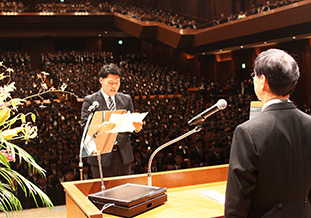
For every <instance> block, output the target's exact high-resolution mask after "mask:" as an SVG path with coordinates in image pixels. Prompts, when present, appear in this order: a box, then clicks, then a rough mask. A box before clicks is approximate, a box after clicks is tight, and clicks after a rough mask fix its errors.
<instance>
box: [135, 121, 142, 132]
mask: <svg viewBox="0 0 311 218" xmlns="http://www.w3.org/2000/svg"><path fill="white" fill-rule="evenodd" d="M133 126H134V127H135V132H140V130H141V129H142V128H143V123H141V122H133Z"/></svg>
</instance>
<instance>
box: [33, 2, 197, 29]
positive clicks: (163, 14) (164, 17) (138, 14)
mask: <svg viewBox="0 0 311 218" xmlns="http://www.w3.org/2000/svg"><path fill="white" fill-rule="evenodd" d="M36 10H37V11H39V12H54V13H73V12H88V13H97V12H118V13H121V14H123V15H127V16H129V17H131V18H134V19H137V20H140V21H156V22H160V23H164V24H166V25H169V26H172V27H175V28H179V29H188V28H189V29H196V28H197V22H196V20H199V19H198V18H197V19H190V18H187V17H185V16H181V15H179V14H177V13H173V12H169V11H165V10H162V9H155V8H151V7H146V6H138V5H134V4H128V3H125V2H118V1H110V2H108V1H105V2H102V3H99V4H98V5H97V6H94V5H93V4H92V3H91V2H89V1H87V2H85V3H55V2H54V3H38V4H37V5H36Z"/></svg>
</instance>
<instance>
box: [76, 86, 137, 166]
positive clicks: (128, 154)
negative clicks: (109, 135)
mask: <svg viewBox="0 0 311 218" xmlns="http://www.w3.org/2000/svg"><path fill="white" fill-rule="evenodd" d="M94 101H98V103H99V106H98V108H97V109H96V111H103V110H108V107H107V104H106V101H105V98H104V96H103V95H102V93H101V92H100V91H98V92H96V93H94V94H92V95H88V96H86V97H85V98H84V101H83V105H82V110H81V127H82V129H84V126H85V125H86V122H87V118H88V116H89V112H88V108H89V106H90V105H92V104H93V102H94ZM115 102H116V109H117V110H126V111H130V112H131V113H133V112H134V106H133V102H132V99H131V96H129V95H127V94H123V93H120V92H118V93H117V94H116V95H115ZM116 140H117V141H118V144H119V151H118V152H120V154H121V159H122V161H123V164H124V165H127V164H130V163H131V162H133V160H134V156H133V151H132V146H131V143H130V138H129V134H128V133H119V134H118V136H117V139H116ZM111 158H112V152H111V153H108V154H102V157H101V162H102V166H103V167H108V166H110V165H111ZM87 162H88V163H89V164H90V165H92V166H98V161H97V157H93V156H92V157H88V158H87Z"/></svg>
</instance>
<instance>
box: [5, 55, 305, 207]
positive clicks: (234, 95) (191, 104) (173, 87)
mask: <svg viewBox="0 0 311 218" xmlns="http://www.w3.org/2000/svg"><path fill="white" fill-rule="evenodd" d="M3 57H4V56H3ZM120 59H121V61H120V63H118V65H119V67H120V69H121V70H122V72H123V76H122V86H121V88H120V91H121V92H124V93H128V94H130V95H131V96H132V98H133V101H134V102H133V103H134V107H135V111H137V112H149V114H148V115H147V117H146V118H145V119H144V121H143V122H144V126H143V130H142V131H141V132H139V133H136V132H133V133H132V134H131V144H132V148H133V152H134V158H135V160H134V162H133V163H132V173H133V174H137V173H146V172H147V163H148V160H149V156H150V154H151V153H152V152H153V151H154V150H155V149H156V148H158V147H159V146H160V145H162V144H164V143H165V142H168V141H170V140H172V139H174V138H176V137H178V136H180V135H182V134H184V133H186V132H187V131H189V130H190V129H192V128H193V127H191V126H189V125H188V123H187V122H188V120H190V119H191V118H192V117H194V116H195V115H196V114H198V113H200V112H201V111H203V110H205V109H206V108H208V107H210V106H212V105H213V104H215V103H216V101H217V100H218V99H219V98H224V99H226V101H227V102H228V107H227V109H225V110H223V111H221V112H219V113H217V114H215V115H213V116H211V117H209V118H208V119H207V121H205V122H204V123H203V125H202V130H201V131H200V132H198V133H195V134H193V135H191V136H190V137H188V138H186V139H184V140H181V141H179V142H177V143H175V144H173V145H172V146H169V147H167V148H165V149H164V150H162V151H160V152H159V153H158V154H157V155H156V157H155V158H154V160H153V162H152V171H153V172H159V171H167V170H174V169H184V168H191V167H198V166H210V165H218V164H225V163H228V160H229V152H230V146H231V140H232V134H233V132H234V129H235V127H236V126H237V125H238V124H240V123H242V122H244V121H245V120H247V119H249V105H250V101H252V100H255V98H254V92H253V84H252V79H250V80H247V81H243V82H242V83H241V85H238V84H236V83H235V81H234V80H233V79H232V80H229V81H228V83H227V84H226V85H225V86H221V85H220V84H218V83H217V82H210V81H204V80H202V81H200V80H199V79H198V78H195V77H190V76H187V75H182V74H181V73H179V72H177V71H176V70H174V69H171V68H168V67H163V66H159V65H157V64H152V63H150V62H149V61H148V59H147V57H146V56H144V55H141V54H129V55H127V56H125V57H122V58H120ZM3 60H4V62H3V64H5V65H7V66H10V67H12V68H13V69H14V72H13V73H12V75H11V76H12V80H14V81H15V82H16V85H17V86H18V87H19V88H18V89H17V90H16V91H15V92H14V94H13V96H20V97H25V96H27V95H29V94H30V93H29V91H30V90H32V92H35V91H36V89H34V87H39V86H40V84H36V80H37V79H36V74H35V73H34V72H33V71H32V69H31V59H30V57H29V55H27V54H23V55H21V54H14V55H13V54H7V55H5V59H3ZM113 60H114V59H113V54H111V53H110V52H101V53H88V52H57V53H49V54H42V55H41V62H42V71H46V72H49V74H50V78H49V79H50V85H59V84H62V83H64V82H65V83H68V88H69V91H71V92H74V93H76V94H77V95H78V96H80V97H83V96H85V95H87V94H90V93H92V92H94V91H97V90H99V88H100V87H99V84H98V81H97V80H98V77H97V74H98V69H100V67H101V66H102V65H103V64H104V63H109V62H113ZM24 66H27V71H25V70H24V68H23V67H24ZM24 77H25V78H24ZM25 81H27V82H25ZM29 81H30V82H29ZM34 84H36V86H34ZM189 88H197V89H196V91H189ZM159 90H161V91H159ZM158 91H159V92H158ZM45 99H49V101H48V102H46V101H44V102H42V101H40V100H37V99H32V100H30V101H27V104H25V105H24V106H23V107H22V108H21V109H20V110H21V111H20V112H23V113H28V112H32V113H34V114H35V115H36V116H37V120H36V125H37V126H38V137H37V138H35V139H34V140H31V141H30V142H29V143H28V144H26V145H25V144H24V142H18V143H17V144H18V145H19V146H21V147H23V148H24V149H25V150H26V151H27V152H29V153H30V154H31V155H32V156H33V157H34V159H35V160H36V161H37V162H38V163H39V165H40V166H42V167H43V168H44V169H45V170H46V172H47V174H46V178H44V177H42V176H40V175H37V174H35V173H33V172H31V171H30V170H29V169H28V167H27V164H26V163H24V162H22V164H18V163H14V164H16V166H15V167H16V169H17V170H18V172H20V173H21V174H22V175H24V176H25V178H27V179H29V180H30V181H33V182H34V183H35V184H37V185H38V186H39V187H40V188H42V190H44V191H45V192H46V193H47V194H48V195H49V196H50V198H51V199H52V201H53V202H54V204H55V205H59V204H64V203H65V198H64V192H63V188H62V186H61V182H64V181H72V180H78V179H80V175H79V172H78V167H77V166H78V162H79V152H80V140H81V134H82V133H81V127H80V111H79V110H78V107H77V104H73V103H72V102H71V104H66V103H65V102H62V101H60V100H59V99H57V98H56V97H55V96H46V97H45ZM304 107H305V111H308V112H309V113H310V108H308V107H307V105H305V106H304ZM84 161H85V160H84ZM83 172H84V173H83V176H84V179H88V178H92V175H91V172H90V166H89V165H88V164H87V163H86V162H85V163H84V168H83ZM16 194H17V195H18V196H19V197H20V199H21V200H22V204H23V206H24V208H30V207H33V206H35V204H34V202H33V201H31V200H29V199H28V198H25V196H22V195H20V193H19V192H18V190H17V193H16Z"/></svg>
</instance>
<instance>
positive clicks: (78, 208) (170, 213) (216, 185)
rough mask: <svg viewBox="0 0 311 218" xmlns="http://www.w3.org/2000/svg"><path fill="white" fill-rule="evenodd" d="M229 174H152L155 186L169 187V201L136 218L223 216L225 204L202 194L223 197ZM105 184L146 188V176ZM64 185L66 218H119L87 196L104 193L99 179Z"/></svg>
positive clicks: (203, 170) (218, 169)
mask: <svg viewBox="0 0 311 218" xmlns="http://www.w3.org/2000/svg"><path fill="white" fill-rule="evenodd" d="M227 173H228V165H219V166H211V167H199V168H192V169H185V170H175V171H166V172H158V173H153V174H152V180H153V185H155V186H158V187H166V188H167V195H168V201H167V202H166V203H164V204H163V205H160V206H158V207H156V208H153V209H151V210H149V211H146V212H144V213H141V214H139V215H137V216H135V217H137V218H147V217H148V218H161V217H170V218H181V217H192V218H203V217H204V218H206V217H223V216H224V205H222V204H220V203H217V202H215V201H213V200H211V199H209V198H207V197H204V196H203V195H202V194H201V192H203V191H208V190H216V191H218V192H220V193H222V194H224V193H225V189H226V180H227ZM104 183H105V186H106V188H107V189H109V188H112V187H116V186H119V185H123V184H126V183H134V184H142V185H147V174H139V175H131V176H120V177H111V178H104ZM62 185H63V187H64V189H65V193H66V207H67V218H105V217H107V218H109V217H118V216H115V215H109V214H105V213H101V212H100V211H99V209H97V207H96V206H95V205H94V204H93V203H92V202H91V201H90V200H89V199H88V198H87V195H88V194H92V193H96V192H98V191H100V190H101V181H100V179H92V180H85V181H74V182H64V183H62Z"/></svg>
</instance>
